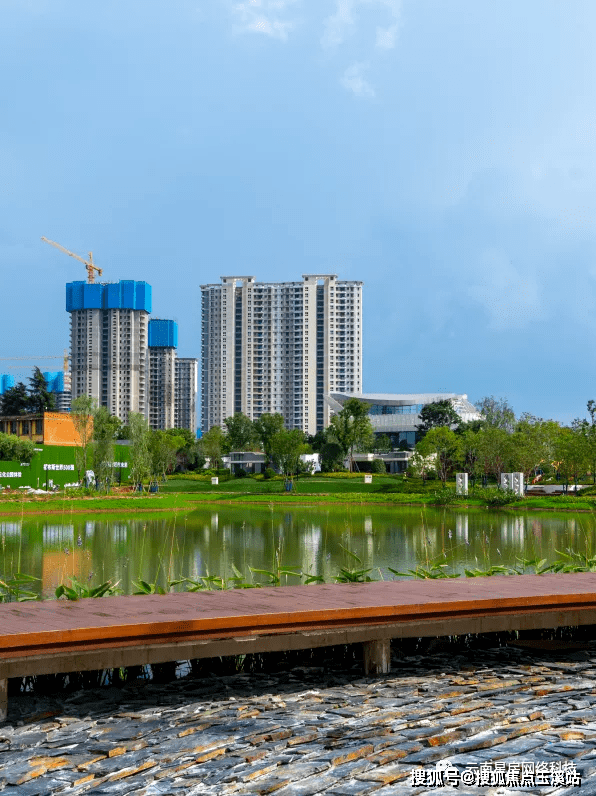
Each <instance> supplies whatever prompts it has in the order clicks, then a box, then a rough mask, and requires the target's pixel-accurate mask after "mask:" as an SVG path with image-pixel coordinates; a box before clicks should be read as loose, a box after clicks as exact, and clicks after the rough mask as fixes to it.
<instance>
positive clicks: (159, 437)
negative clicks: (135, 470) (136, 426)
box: [149, 431, 185, 480]
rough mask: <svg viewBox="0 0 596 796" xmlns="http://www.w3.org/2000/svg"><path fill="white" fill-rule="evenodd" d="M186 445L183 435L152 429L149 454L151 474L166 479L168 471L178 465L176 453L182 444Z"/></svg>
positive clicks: (171, 470)
mask: <svg viewBox="0 0 596 796" xmlns="http://www.w3.org/2000/svg"><path fill="white" fill-rule="evenodd" d="M181 444H182V446H184V444H185V440H184V438H183V437H177V436H174V435H172V434H168V432H167V431H152V432H151V434H150V437H149V455H150V457H151V474H152V476H153V477H154V478H161V479H163V480H165V477H166V475H167V473H172V472H173V471H174V469H175V467H176V461H177V458H176V454H177V452H178V450H179V449H180V446H181Z"/></svg>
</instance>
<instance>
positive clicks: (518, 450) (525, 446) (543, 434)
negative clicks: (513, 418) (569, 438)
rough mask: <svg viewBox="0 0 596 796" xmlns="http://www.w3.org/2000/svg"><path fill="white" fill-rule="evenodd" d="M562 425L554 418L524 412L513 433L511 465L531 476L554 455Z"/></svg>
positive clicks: (526, 476)
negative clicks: (544, 418)
mask: <svg viewBox="0 0 596 796" xmlns="http://www.w3.org/2000/svg"><path fill="white" fill-rule="evenodd" d="M559 430H560V426H559V424H558V423H556V422H555V421H553V420H542V418H539V417H534V416H533V415H530V414H528V413H527V412H526V413H524V414H523V415H522V416H521V417H520V418H519V420H518V421H517V423H516V426H515V431H514V432H513V434H512V435H511V467H512V469H513V470H515V471H516V472H518V471H519V472H522V473H523V474H524V476H525V478H526V480H527V479H529V478H530V476H532V475H533V474H534V473H535V472H536V469H537V468H538V467H540V465H542V464H543V463H544V462H546V461H549V460H550V459H551V457H552V453H553V447H554V444H555V440H556V437H557V435H558V433H559Z"/></svg>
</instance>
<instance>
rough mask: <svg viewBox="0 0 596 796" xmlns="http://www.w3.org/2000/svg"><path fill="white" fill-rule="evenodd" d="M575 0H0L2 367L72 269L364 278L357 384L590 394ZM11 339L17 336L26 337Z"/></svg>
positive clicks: (196, 352)
mask: <svg viewBox="0 0 596 796" xmlns="http://www.w3.org/2000/svg"><path fill="white" fill-rule="evenodd" d="M595 34H596V4H595V3H594V2H593V0H574V2H573V3H561V2H560V0H524V2H523V3H520V2H519V0H499V2H498V3H494V2H489V0H176V2H171V0H170V1H169V2H166V0H142V2H141V0H127V2H124V3H123V2H121V0H118V2H116V1H115V0H103V2H102V3H81V2H78V1H76V2H75V0H0V75H1V77H0V107H1V108H2V115H1V118H0V372H10V373H13V374H14V375H15V376H16V377H17V379H18V378H23V377H25V376H27V375H29V373H30V369H31V367H32V366H33V365H36V364H39V365H40V366H41V367H42V369H43V370H45V369H52V370H54V369H56V370H57V369H59V368H60V367H61V364H62V361H61V359H58V358H56V359H45V360H42V359H38V357H42V356H54V357H60V356H61V355H62V353H63V350H64V348H65V347H67V346H68V344H69V343H68V314H67V313H66V311H65V283H66V282H69V281H73V280H77V279H79V280H82V279H85V278H86V272H85V268H84V266H83V265H82V264H81V263H79V262H77V261H76V260H74V259H72V258H70V257H67V256H66V255H65V254H63V253H61V252H59V251H57V250H56V249H54V248H53V247H51V246H48V245H47V244H45V243H43V242H42V241H41V236H42V235H43V236H45V237H47V238H50V239H51V240H54V241H58V242H59V243H61V244H62V245H63V246H65V247H66V248H68V249H70V250H71V251H74V252H76V253H78V254H80V255H86V253H87V252H89V251H92V252H93V257H94V260H95V261H96V263H97V264H98V265H99V266H100V267H101V268H102V269H103V277H102V279H105V280H110V281H117V280H119V279H137V280H146V281H147V282H149V283H150V284H151V285H152V288H153V316H155V317H162V318H174V319H175V320H176V321H178V325H179V348H178V352H179V355H180V356H195V357H200V353H201V352H200V285H201V284H205V283H212V282H219V278H220V276H222V275H225V274H230V275H238V274H251V275H254V276H255V277H256V278H257V280H259V281H268V280H270V281H293V280H296V281H300V280H301V276H302V274H304V273H335V274H337V275H338V276H339V278H341V279H351V280H353V279H356V280H363V282H364V288H363V388H364V392H385V393H391V392H396V393H412V392H435V391H439V392H442V391H445V392H455V393H465V394H467V395H468V397H469V398H470V400H472V401H477V400H480V399H481V398H483V397H484V396H487V395H494V396H496V397H505V398H507V399H508V401H509V402H510V404H511V405H512V406H513V408H514V409H515V411H516V412H517V413H518V414H519V413H521V412H530V413H532V414H534V415H537V416H541V417H545V418H555V419H558V420H561V421H563V422H569V421H570V420H571V419H573V418H574V417H578V416H585V414H586V402H587V401H588V400H589V399H591V398H592V399H596V384H595V383H594V353H593V348H592V340H593V338H594V335H595V332H596V293H595V290H596V259H595V257H594V248H595V247H594V241H595V225H594V221H595V210H596V191H595V177H596V101H595V100H596V80H595V66H596V49H595V48H594V46H593V42H594V40H595V38H596V36H595ZM8 357H34V358H35V359H31V360H16V359H7V358H8Z"/></svg>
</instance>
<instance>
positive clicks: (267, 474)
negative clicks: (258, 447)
mask: <svg viewBox="0 0 596 796" xmlns="http://www.w3.org/2000/svg"><path fill="white" fill-rule="evenodd" d="M276 475H277V473H276V472H275V470H274V469H273V468H272V467H266V468H265V473H264V477H265V478H267V479H269V478H275V476H276Z"/></svg>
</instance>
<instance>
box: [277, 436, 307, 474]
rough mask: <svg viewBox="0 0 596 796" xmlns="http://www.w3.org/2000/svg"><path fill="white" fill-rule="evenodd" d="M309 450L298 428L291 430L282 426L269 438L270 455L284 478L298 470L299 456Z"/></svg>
mask: <svg viewBox="0 0 596 796" xmlns="http://www.w3.org/2000/svg"><path fill="white" fill-rule="evenodd" d="M309 450H310V447H309V446H308V445H307V444H306V438H305V436H304V433H303V432H302V431H300V429H298V428H293V429H292V430H291V431H288V429H285V428H284V429H282V430H281V431H278V432H277V434H274V435H273V437H272V438H271V457H272V459H273V462H274V464H275V466H276V467H277V469H278V470H279V471H280V473H281V474H282V475H284V476H286V478H287V477H289V476H292V475H295V474H296V473H297V472H298V470H299V469H300V456H301V455H302V454H303V453H308V451H309Z"/></svg>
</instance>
